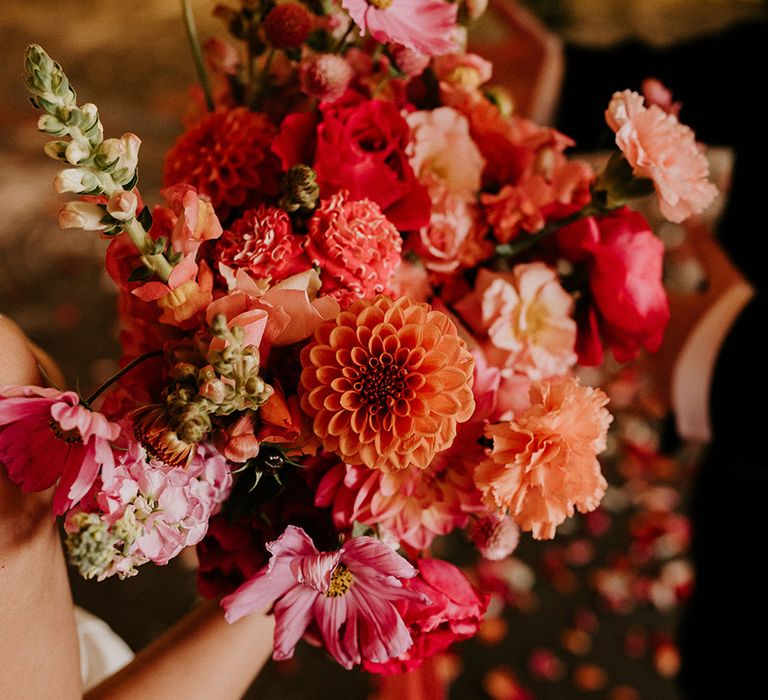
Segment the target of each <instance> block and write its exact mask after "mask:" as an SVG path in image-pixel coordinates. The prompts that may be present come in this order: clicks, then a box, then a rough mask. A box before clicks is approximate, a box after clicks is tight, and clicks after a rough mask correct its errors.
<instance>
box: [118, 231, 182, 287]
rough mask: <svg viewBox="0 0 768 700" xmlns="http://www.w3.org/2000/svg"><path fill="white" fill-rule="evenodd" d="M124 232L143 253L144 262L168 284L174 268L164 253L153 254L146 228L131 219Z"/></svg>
mask: <svg viewBox="0 0 768 700" xmlns="http://www.w3.org/2000/svg"><path fill="white" fill-rule="evenodd" d="M123 230H124V231H126V232H127V233H128V235H129V236H130V237H131V241H133V244H134V245H135V246H136V248H137V249H138V251H139V252H140V253H141V260H142V262H143V263H144V264H145V265H146V266H147V267H148V268H149V269H150V270H152V271H153V272H154V273H155V274H156V275H157V276H158V277H159V278H160V279H161V280H163V282H167V281H168V277H170V275H171V271H172V270H173V267H172V266H171V264H170V263H169V262H168V261H167V260H166V259H165V256H164V255H163V254H162V253H160V254H156V253H152V252H151V247H150V246H151V241H150V239H149V236H148V235H147V232H146V231H145V230H144V227H143V226H142V225H141V224H140V223H139V222H138V221H136V219H131V220H130V221H129V222H128V223H126V224H125V227H124V229H123Z"/></svg>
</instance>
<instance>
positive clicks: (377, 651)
mask: <svg viewBox="0 0 768 700" xmlns="http://www.w3.org/2000/svg"><path fill="white" fill-rule="evenodd" d="M351 592H352V594H353V600H354V602H355V604H356V605H357V606H358V607H359V609H360V613H361V614H360V615H359V618H360V622H361V624H360V633H359V638H360V646H361V648H362V652H363V654H364V656H365V658H366V659H370V660H371V661H373V662H374V663H383V662H384V661H386V660H387V659H391V658H394V657H396V656H400V654H403V653H404V652H405V651H406V650H407V649H408V647H410V646H411V644H412V643H413V640H412V639H411V635H410V634H409V632H408V629H407V628H406V626H405V624H404V623H403V620H402V618H401V617H400V615H399V614H398V612H397V610H396V609H395V607H394V606H392V605H387V604H386V603H384V602H382V601H380V600H379V599H378V598H377V597H376V596H360V595H355V593H354V591H351Z"/></svg>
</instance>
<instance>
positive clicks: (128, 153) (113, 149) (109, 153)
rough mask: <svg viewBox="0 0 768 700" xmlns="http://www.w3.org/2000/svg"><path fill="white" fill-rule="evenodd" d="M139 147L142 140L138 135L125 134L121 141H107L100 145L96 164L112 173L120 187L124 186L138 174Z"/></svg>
mask: <svg viewBox="0 0 768 700" xmlns="http://www.w3.org/2000/svg"><path fill="white" fill-rule="evenodd" d="M139 146H141V139H140V138H139V137H138V136H136V134H130V133H129V134H123V136H121V137H120V138H119V139H107V140H106V141H104V142H102V143H101V144H100V145H99V149H98V152H97V155H96V164H97V166H98V167H100V168H102V169H104V170H106V171H107V172H111V173H112V179H113V180H114V181H115V182H116V183H117V184H118V185H124V184H125V183H126V182H128V181H129V180H130V179H131V178H132V177H133V174H134V173H135V172H136V166H137V165H138V163H139Z"/></svg>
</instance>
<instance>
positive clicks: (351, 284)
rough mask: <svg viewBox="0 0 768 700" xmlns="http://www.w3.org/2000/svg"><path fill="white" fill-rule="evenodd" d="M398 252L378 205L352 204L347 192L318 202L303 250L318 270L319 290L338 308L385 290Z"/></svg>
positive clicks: (393, 233) (393, 230) (397, 243)
mask: <svg viewBox="0 0 768 700" xmlns="http://www.w3.org/2000/svg"><path fill="white" fill-rule="evenodd" d="M401 248H402V239H401V238H400V234H399V233H398V232H397V229H396V228H395V227H394V225H393V224H392V222H390V221H389V220H388V219H387V217H386V216H384V215H383V214H382V213H381V209H380V208H379V205H378V204H376V203H374V202H371V201H369V200H367V199H362V200H350V198H349V193H348V192H346V191H342V192H339V193H338V194H335V195H333V196H332V197H331V198H330V199H326V200H323V201H321V202H320V205H319V206H318V208H317V211H315V214H314V216H313V217H312V219H311V220H310V222H309V231H308V234H307V243H306V249H307V253H308V254H309V257H310V259H311V261H312V262H313V263H314V264H315V265H318V266H319V267H320V270H321V272H320V277H321V279H322V281H323V287H322V291H323V293H325V294H330V295H331V296H332V297H334V298H335V299H337V300H338V301H339V302H340V303H342V305H343V304H344V302H345V301H351V300H353V299H360V298H370V297H372V296H374V295H375V294H379V293H381V292H383V291H385V290H386V288H387V285H388V283H389V280H390V278H391V277H392V274H393V273H394V271H395V269H396V268H397V266H398V265H399V264H400V251H401Z"/></svg>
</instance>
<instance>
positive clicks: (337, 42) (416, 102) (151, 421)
mask: <svg viewBox="0 0 768 700" xmlns="http://www.w3.org/2000/svg"><path fill="white" fill-rule="evenodd" d="M482 5H483V3H482V2H477V1H476V0H472V1H471V2H470V0H464V1H462V2H460V3H454V2H446V1H445V0H339V1H338V2H334V0H306V1H305V2H298V1H295V0H289V1H287V2H274V1H273V0H242V2H241V3H240V5H239V6H237V7H230V6H225V5H218V6H217V7H216V8H215V14H216V15H217V16H218V17H220V18H221V19H222V20H223V21H224V23H225V25H226V27H227V29H228V32H229V34H230V40H229V42H225V41H223V40H220V39H211V40H209V41H207V42H206V43H205V44H204V46H203V47H200V46H199V44H198V42H197V38H196V32H195V31H194V25H193V24H192V22H191V17H190V15H189V10H188V8H187V20H188V23H189V34H190V38H191V44H192V47H193V53H194V55H195V58H196V64H197V67H198V72H199V76H200V82H201V87H199V88H196V89H194V90H193V94H192V97H193V99H192V105H191V107H190V111H189V113H188V114H187V117H186V131H185V132H184V133H183V134H182V136H181V137H180V138H179V139H178V141H177V142H176V144H175V145H173V146H172V147H171V149H170V150H169V151H168V153H167V155H166V159H165V169H164V181H165V188H164V189H163V190H162V191H161V193H160V194H161V195H162V197H163V198H164V200H165V204H163V205H160V206H156V207H154V208H150V207H148V206H146V205H145V204H144V203H143V200H142V197H141V195H140V193H139V191H138V189H137V182H138V170H137V163H138V152H139V145H140V140H139V138H138V137H137V136H135V135H134V134H125V135H123V136H122V137H120V138H106V139H105V138H104V132H103V128H102V124H101V121H100V117H99V113H98V110H97V108H96V106H95V105H93V104H90V103H89V104H83V105H79V104H78V102H77V99H76V96H75V92H74V90H73V89H72V87H71V86H70V84H69V82H68V80H67V78H66V76H65V74H64V73H63V71H62V69H61V67H60V66H59V65H58V64H57V63H55V62H54V61H53V60H52V59H51V58H49V57H48V55H47V54H46V53H45V52H44V51H43V50H42V49H41V48H40V47H38V46H31V47H29V49H28V51H27V55H26V62H25V68H26V76H27V86H28V88H29V90H30V92H31V93H32V96H33V103H34V105H35V106H36V107H37V108H38V109H39V110H41V112H42V115H41V117H40V120H39V128H40V130H41V131H43V132H45V133H47V134H49V135H51V136H52V137H53V139H54V140H52V141H50V142H48V143H47V144H46V146H45V151H46V153H47V154H48V155H49V156H51V157H52V158H54V159H56V160H59V161H61V162H63V163H64V164H65V168H64V169H63V170H62V171H61V172H60V173H59V174H58V175H57V176H56V178H55V181H54V184H55V187H56V189H57V191H58V192H60V193H74V194H76V195H77V196H78V198H77V199H76V200H75V201H70V202H67V203H65V204H64V205H63V206H62V207H61V208H60V210H59V216H58V218H59V224H60V226H61V227H62V228H66V229H73V228H74V229H84V230H87V231H98V232H99V233H100V235H102V236H104V237H107V238H109V239H110V243H109V246H108V248H107V252H106V268H107V271H108V273H109V275H110V276H111V278H112V279H113V280H114V282H115V284H116V286H117V289H118V310H119V317H120V322H121V334H120V341H121V346H122V351H123V355H122V359H121V366H122V369H121V370H120V371H119V372H118V373H117V375H115V377H113V378H112V379H110V380H109V381H108V382H107V383H106V384H104V385H103V386H102V387H100V388H99V389H97V390H96V391H95V392H94V393H93V394H92V395H91V396H88V397H84V396H81V395H80V394H79V393H77V392H74V391H65V390H63V389H59V388H52V387H48V388H43V387H36V386H25V387H3V388H1V389H0V462H2V463H3V464H4V465H5V467H6V469H7V470H8V473H9V475H10V478H11V479H12V480H13V481H14V482H15V483H17V484H18V485H19V486H21V488H22V489H23V490H25V491H40V490H44V489H48V488H50V487H52V486H55V494H54V500H53V509H54V513H55V515H61V516H65V520H64V526H65V530H66V533H67V540H66V546H67V550H68V553H69V557H70V560H71V562H72V563H73V564H74V565H75V566H77V567H78V568H79V570H80V572H81V573H82V574H83V575H84V576H86V577H88V578H98V579H103V578H105V577H108V576H112V575H114V574H117V575H118V576H120V577H126V576H131V575H134V574H135V573H137V570H138V567H139V566H141V565H142V564H144V563H146V562H148V561H152V562H155V563H157V564H165V563H167V562H168V561H169V560H170V559H172V558H173V557H175V556H177V555H178V554H179V553H180V552H181V551H182V550H183V549H184V548H185V547H188V546H190V545H197V552H198V557H199V573H198V581H199V587H200V591H201V593H202V594H203V595H205V596H209V597H217V596H224V597H223V599H222V606H223V607H224V608H225V610H226V616H227V619H228V620H230V621H233V620H236V619H238V618H239V617H241V616H243V615H246V614H248V613H250V612H254V611H259V610H264V609H270V608H271V609H273V611H274V614H275V617H276V622H277V625H276V631H275V645H274V649H275V651H274V656H275V658H277V659H286V658H289V657H291V656H292V654H293V652H294V649H295V647H296V644H297V643H298V641H299V640H300V639H301V638H305V639H307V640H309V641H310V642H313V643H316V644H320V645H322V646H324V647H325V649H327V651H328V652H329V653H330V654H331V655H332V656H333V657H334V658H335V659H336V660H337V661H338V662H339V663H340V664H341V665H343V666H344V667H346V668H352V667H353V666H356V665H362V666H363V667H364V668H366V669H367V670H369V671H373V672H381V673H392V672H400V671H404V670H409V669H412V668H415V667H417V666H418V665H419V664H420V663H421V662H422V661H423V659H425V658H427V657H429V656H431V655H433V654H435V653H437V652H438V651H441V650H443V649H445V648H447V647H448V646H449V645H450V644H451V643H452V642H453V641H455V640H458V639H463V638H467V637H469V636H472V635H473V634H474V633H475V632H476V631H477V628H478V625H479V623H480V621H481V619H482V616H483V614H484V612H485V608H486V606H487V596H485V595H484V594H483V593H481V592H479V591H477V590H476V589H475V588H473V586H472V585H471V584H470V582H469V581H468V580H467V579H466V578H465V576H464V575H463V574H462V573H461V572H460V571H459V569H457V568H456V567H455V566H453V565H452V564H451V563H449V562H447V561H444V560H442V559H440V558H434V557H431V556H430V554H429V552H430V548H431V546H432V544H433V541H434V540H435V538H437V537H439V536H442V535H447V534H448V533H450V532H452V531H454V530H464V531H466V533H467V536H468V537H469V539H470V540H471V541H472V542H473V543H474V544H475V545H476V547H477V549H478V550H479V552H480V553H481V554H482V555H483V556H484V557H486V558H488V559H492V560H498V559H502V558H505V557H507V556H508V555H509V554H510V553H511V552H512V551H513V550H514V548H515V546H516V544H517V542H518V539H519V537H520V531H524V532H530V533H532V536H533V537H534V538H537V539H549V538H552V537H554V536H555V532H556V528H557V527H558V525H560V524H561V523H562V522H564V521H565V520H566V518H568V517H571V516H573V515H574V512H575V511H576V510H578V511H580V512H582V513H585V512H589V511H592V510H593V509H595V508H596V507H597V506H598V504H599V503H600V499H601V497H602V496H603V494H604V492H605V489H606V486H607V484H606V481H605V479H604V477H603V476H602V474H601V470H600V465H599V462H598V460H597V455H598V454H599V453H600V452H601V451H602V450H603V449H604V447H605V442H606V433H607V430H608V426H609V423H610V421H611V416H610V414H609V413H608V411H607V409H606V408H605V406H606V403H607V397H606V396H605V394H604V393H603V392H602V391H601V390H600V389H598V388H594V387H590V386H587V385H583V384H582V383H581V382H580V380H579V379H578V376H577V369H578V366H579V365H582V366H583V365H595V364H600V363H601V362H602V358H603V351H604V348H609V349H610V351H611V352H612V353H613V355H614V357H615V358H616V359H617V360H619V361H622V362H623V361H628V360H631V359H633V358H634V357H635V356H636V355H637V354H638V352H639V351H640V350H641V349H642V348H646V349H648V350H654V349H656V348H658V346H659V344H660V343H661V340H662V333H663V330H664V327H665V324H666V322H667V320H668V317H669V313H668V306H667V300H666V295H665V292H664V288H663V286H662V281H661V273H662V258H663V246H662V243H661V242H660V241H659V240H658V239H657V238H656V237H655V235H654V234H653V232H652V231H651V228H650V226H649V225H648V223H647V222H646V221H645V219H644V218H643V217H642V216H641V215H640V214H639V213H637V212H635V211H633V210H631V209H629V208H628V207H627V206H626V203H627V202H628V201H629V200H631V199H634V198H638V197H644V196H647V195H651V194H652V193H654V192H655V193H656V195H657V198H658V202H659V205H660V208H661V212H662V213H663V214H664V216H666V217H667V218H668V219H670V220H672V221H676V222H679V221H682V220H683V219H685V218H686V217H688V216H690V215H692V214H695V213H697V212H699V211H701V210H703V209H704V208H705V207H706V206H707V205H708V204H709V203H710V202H711V201H712V199H713V198H714V196H715V188H714V187H713V186H712V185H711V184H709V183H708V182H707V175H708V166H707V161H706V158H705V156H704V155H703V153H702V151H701V149H700V147H699V146H698V145H697V144H696V142H695V139H694V136H693V133H692V132H691V131H690V129H688V128H687V127H685V126H683V125H681V124H680V123H679V122H678V120H677V118H676V116H675V115H674V114H673V113H671V112H672V110H671V107H673V106H672V105H671V104H668V105H665V104H664V103H663V100H662V101H660V103H658V104H657V103H653V104H645V102H644V99H643V97H641V96H640V95H638V94H637V93H633V92H630V91H625V92H620V93H616V94H615V95H614V97H613V99H612V101H611V103H610V105H608V108H607V110H606V119H607V123H608V126H609V127H610V128H611V129H612V130H613V131H614V132H615V135H616V137H615V141H616V145H617V146H618V150H617V151H616V153H615V154H614V155H613V156H612V157H611V158H610V160H609V162H608V165H607V166H606V168H605V170H604V171H603V172H601V173H599V174H596V173H594V172H593V171H592V169H591V168H590V166H589V165H588V164H587V163H585V162H581V161H579V160H574V159H570V158H568V157H567V156H566V154H565V151H566V150H567V149H568V148H569V147H570V146H572V145H573V144H572V142H571V141H570V140H569V139H568V138H567V137H566V136H564V135H563V134H560V133H558V132H557V131H555V130H553V129H551V128H547V127H541V126H538V125H536V124H534V123H531V122H530V121H528V120H526V119H524V118H523V117H521V116H518V115H516V114H515V113H514V110H513V102H512V100H511V99H510V96H509V95H508V94H507V93H506V92H505V91H504V90H503V89H502V88H499V87H489V86H488V82H489V80H490V79H491V73H492V66H491V64H490V63H488V62H487V61H486V60H484V59H482V58H480V57H479V56H477V55H474V54H472V53H467V52H466V50H465V46H466V25H467V24H469V23H471V22H472V21H474V20H476V19H477V18H478V16H479V15H480V14H481V13H482V11H483V9H484V8H483V7H482ZM665 107H668V108H670V109H665Z"/></svg>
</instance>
